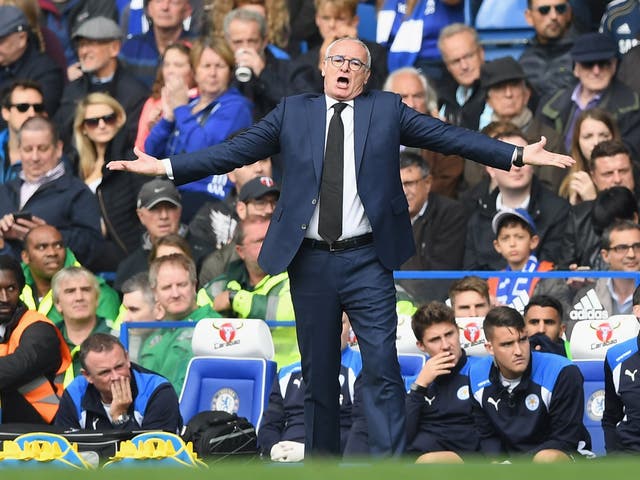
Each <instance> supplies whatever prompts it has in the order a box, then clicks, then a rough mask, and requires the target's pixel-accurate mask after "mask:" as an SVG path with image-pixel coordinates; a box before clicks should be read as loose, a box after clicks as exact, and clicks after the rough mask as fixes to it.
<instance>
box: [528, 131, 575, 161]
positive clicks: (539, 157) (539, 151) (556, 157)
mask: <svg viewBox="0 0 640 480" xmlns="http://www.w3.org/2000/svg"><path fill="white" fill-rule="evenodd" d="M546 144H547V139H546V138H545V137H540V141H539V142H536V143H532V144H531V145H527V146H526V147H524V154H523V157H522V160H523V161H524V163H525V164H527V165H548V166H551V167H558V168H567V167H570V166H571V165H573V164H574V163H576V161H575V160H574V159H573V158H571V157H570V156H568V155H561V154H559V153H553V152H550V151H548V150H545V149H544V147H545V145H546Z"/></svg>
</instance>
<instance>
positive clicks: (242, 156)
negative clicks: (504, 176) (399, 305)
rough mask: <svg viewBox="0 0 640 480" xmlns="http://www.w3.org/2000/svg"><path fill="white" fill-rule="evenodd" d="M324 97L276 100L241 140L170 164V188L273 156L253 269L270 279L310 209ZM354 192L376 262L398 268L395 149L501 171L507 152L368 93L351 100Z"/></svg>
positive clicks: (290, 253)
mask: <svg viewBox="0 0 640 480" xmlns="http://www.w3.org/2000/svg"><path fill="white" fill-rule="evenodd" d="M326 112H327V107H326V100H325V96H324V94H304V95H298V96H293V97H287V98H284V99H282V101H281V102H280V103H279V104H278V106H277V107H276V108H274V109H273V110H272V111H271V112H269V113H268V114H267V115H266V116H265V117H264V118H263V119H261V120H260V121H259V122H258V123H256V124H255V125H254V126H253V127H251V128H250V129H249V130H247V131H246V132H244V133H243V134H241V135H238V136H236V137H234V138H233V139H231V140H229V141H226V142H224V143H221V144H218V145H215V146H213V147H210V148H208V149H206V150H201V151H199V152H195V153H188V154H183V155H177V156H174V157H171V166H172V169H173V174H174V179H175V182H176V183H177V184H183V183H186V182H190V181H193V180H195V179H198V178H201V177H204V176H205V175H211V174H222V173H225V172H229V171H231V170H233V169H234V168H237V167H240V166H242V165H246V164H250V163H253V162H255V161H257V160H259V159H263V158H267V157H270V156H272V155H274V154H276V153H280V159H281V163H282V166H283V168H282V170H283V175H282V182H281V183H282V184H281V186H280V188H281V193H280V200H279V201H278V204H277V206H276V208H275V210H274V212H273V217H272V220H271V224H270V225H269V231H268V233H267V237H266V238H265V241H264V243H263V245H262V250H261V252H260V258H259V262H260V265H261V267H262V268H263V270H265V271H266V272H267V273H269V274H277V273H280V272H282V271H284V270H285V269H286V268H287V266H288V265H289V263H290V262H291V260H292V259H293V257H294V255H295V254H296V253H297V251H298V249H299V248H300V245H301V243H302V239H303V238H304V236H305V233H306V232H305V230H306V229H307V227H308V224H309V220H310V219H311V216H312V214H313V212H314V210H315V208H316V204H317V201H318V198H319V192H320V180H321V177H322V162H323V158H324V147H325V145H324V144H325V132H326V116H327V114H326ZM354 143H355V161H356V176H357V188H358V194H359V196H360V199H361V200H362V204H363V206H364V210H365V213H366V215H367V217H368V218H369V221H370V222H371V228H372V231H373V243H374V246H375V249H376V252H377V254H378V257H379V259H380V262H381V263H382V264H383V265H384V266H385V267H386V268H388V269H390V270H395V269H398V268H399V267H400V265H402V264H403V263H404V262H405V261H406V260H407V259H408V258H409V257H411V256H412V255H413V253H414V251H415V247H414V242H413V233H412V231H411V222H410V219H409V212H408V204H407V200H406V198H405V195H404V191H403V190H402V183H401V181H400V171H399V146H400V145H406V146H410V147H418V148H427V149H429V150H435V151H438V152H442V153H444V154H446V155H450V154H459V155H462V156H463V157H466V158H470V159H472V160H475V161H478V162H480V163H484V164H485V165H491V166H494V167H497V168H501V169H504V170H508V169H509V168H510V166H511V156H512V154H513V151H514V146H513V145H509V144H507V143H504V142H500V141H498V140H493V139H490V138H488V137H486V136H485V135H482V134H479V133H476V132H472V131H470V130H465V129H462V128H459V127H454V126H451V125H448V124H446V123H443V122H441V121H439V120H437V119H434V118H432V117H429V116H426V115H422V114H420V113H418V112H416V111H415V110H413V109H411V108H409V107H407V106H406V105H405V104H403V103H402V101H401V98H400V96H399V95H396V94H394V93H390V92H379V91H370V92H367V93H363V94H361V95H359V96H358V97H356V98H355V100H354Z"/></svg>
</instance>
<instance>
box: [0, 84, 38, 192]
mask: <svg viewBox="0 0 640 480" xmlns="http://www.w3.org/2000/svg"><path fill="white" fill-rule="evenodd" d="M39 115H40V116H41V115H46V113H45V109H44V98H43V95H42V87H40V84H39V83H37V82H33V81H31V80H16V81H15V82H13V83H12V84H11V85H10V86H9V87H8V88H7V89H6V90H5V92H4V95H3V98H2V118H3V120H4V121H5V122H7V128H5V129H4V130H2V131H0V184H2V183H6V182H8V181H9V180H13V179H14V178H16V177H17V176H18V173H20V172H21V171H22V162H20V150H19V148H18V130H20V127H22V124H23V123H24V122H25V121H26V120H27V119H29V118H31V117H35V116H39Z"/></svg>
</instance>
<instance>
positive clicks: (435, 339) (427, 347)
mask: <svg viewBox="0 0 640 480" xmlns="http://www.w3.org/2000/svg"><path fill="white" fill-rule="evenodd" d="M416 344H417V345H418V348H419V349H420V350H422V351H423V352H424V353H426V354H427V355H429V356H430V357H433V356H434V355H437V354H438V353H442V352H450V353H452V354H453V360H452V361H454V362H455V363H458V360H460V357H461V356H462V348H461V347H460V332H459V331H458V327H457V326H456V325H453V324H452V323H449V322H441V323H435V324H433V325H431V326H430V327H428V328H426V329H425V331H424V333H423V334H422V341H420V342H417V343H416Z"/></svg>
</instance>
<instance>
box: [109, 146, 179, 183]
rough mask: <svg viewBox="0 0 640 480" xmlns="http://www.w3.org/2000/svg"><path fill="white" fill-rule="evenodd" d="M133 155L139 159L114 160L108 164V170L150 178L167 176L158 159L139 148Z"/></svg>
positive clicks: (135, 149)
mask: <svg viewBox="0 0 640 480" xmlns="http://www.w3.org/2000/svg"><path fill="white" fill-rule="evenodd" d="M133 153H134V154H135V155H136V157H137V158H136V160H114V161H112V162H109V163H107V168H108V169H109V170H122V171H125V172H131V173H139V174H140V175H149V176H157V175H166V174H167V171H166V170H165V168H164V165H163V164H162V162H161V161H160V160H158V159H157V158H156V157H153V156H151V155H147V154H146V153H144V152H143V151H142V150H140V149H139V148H138V147H134V149H133Z"/></svg>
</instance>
